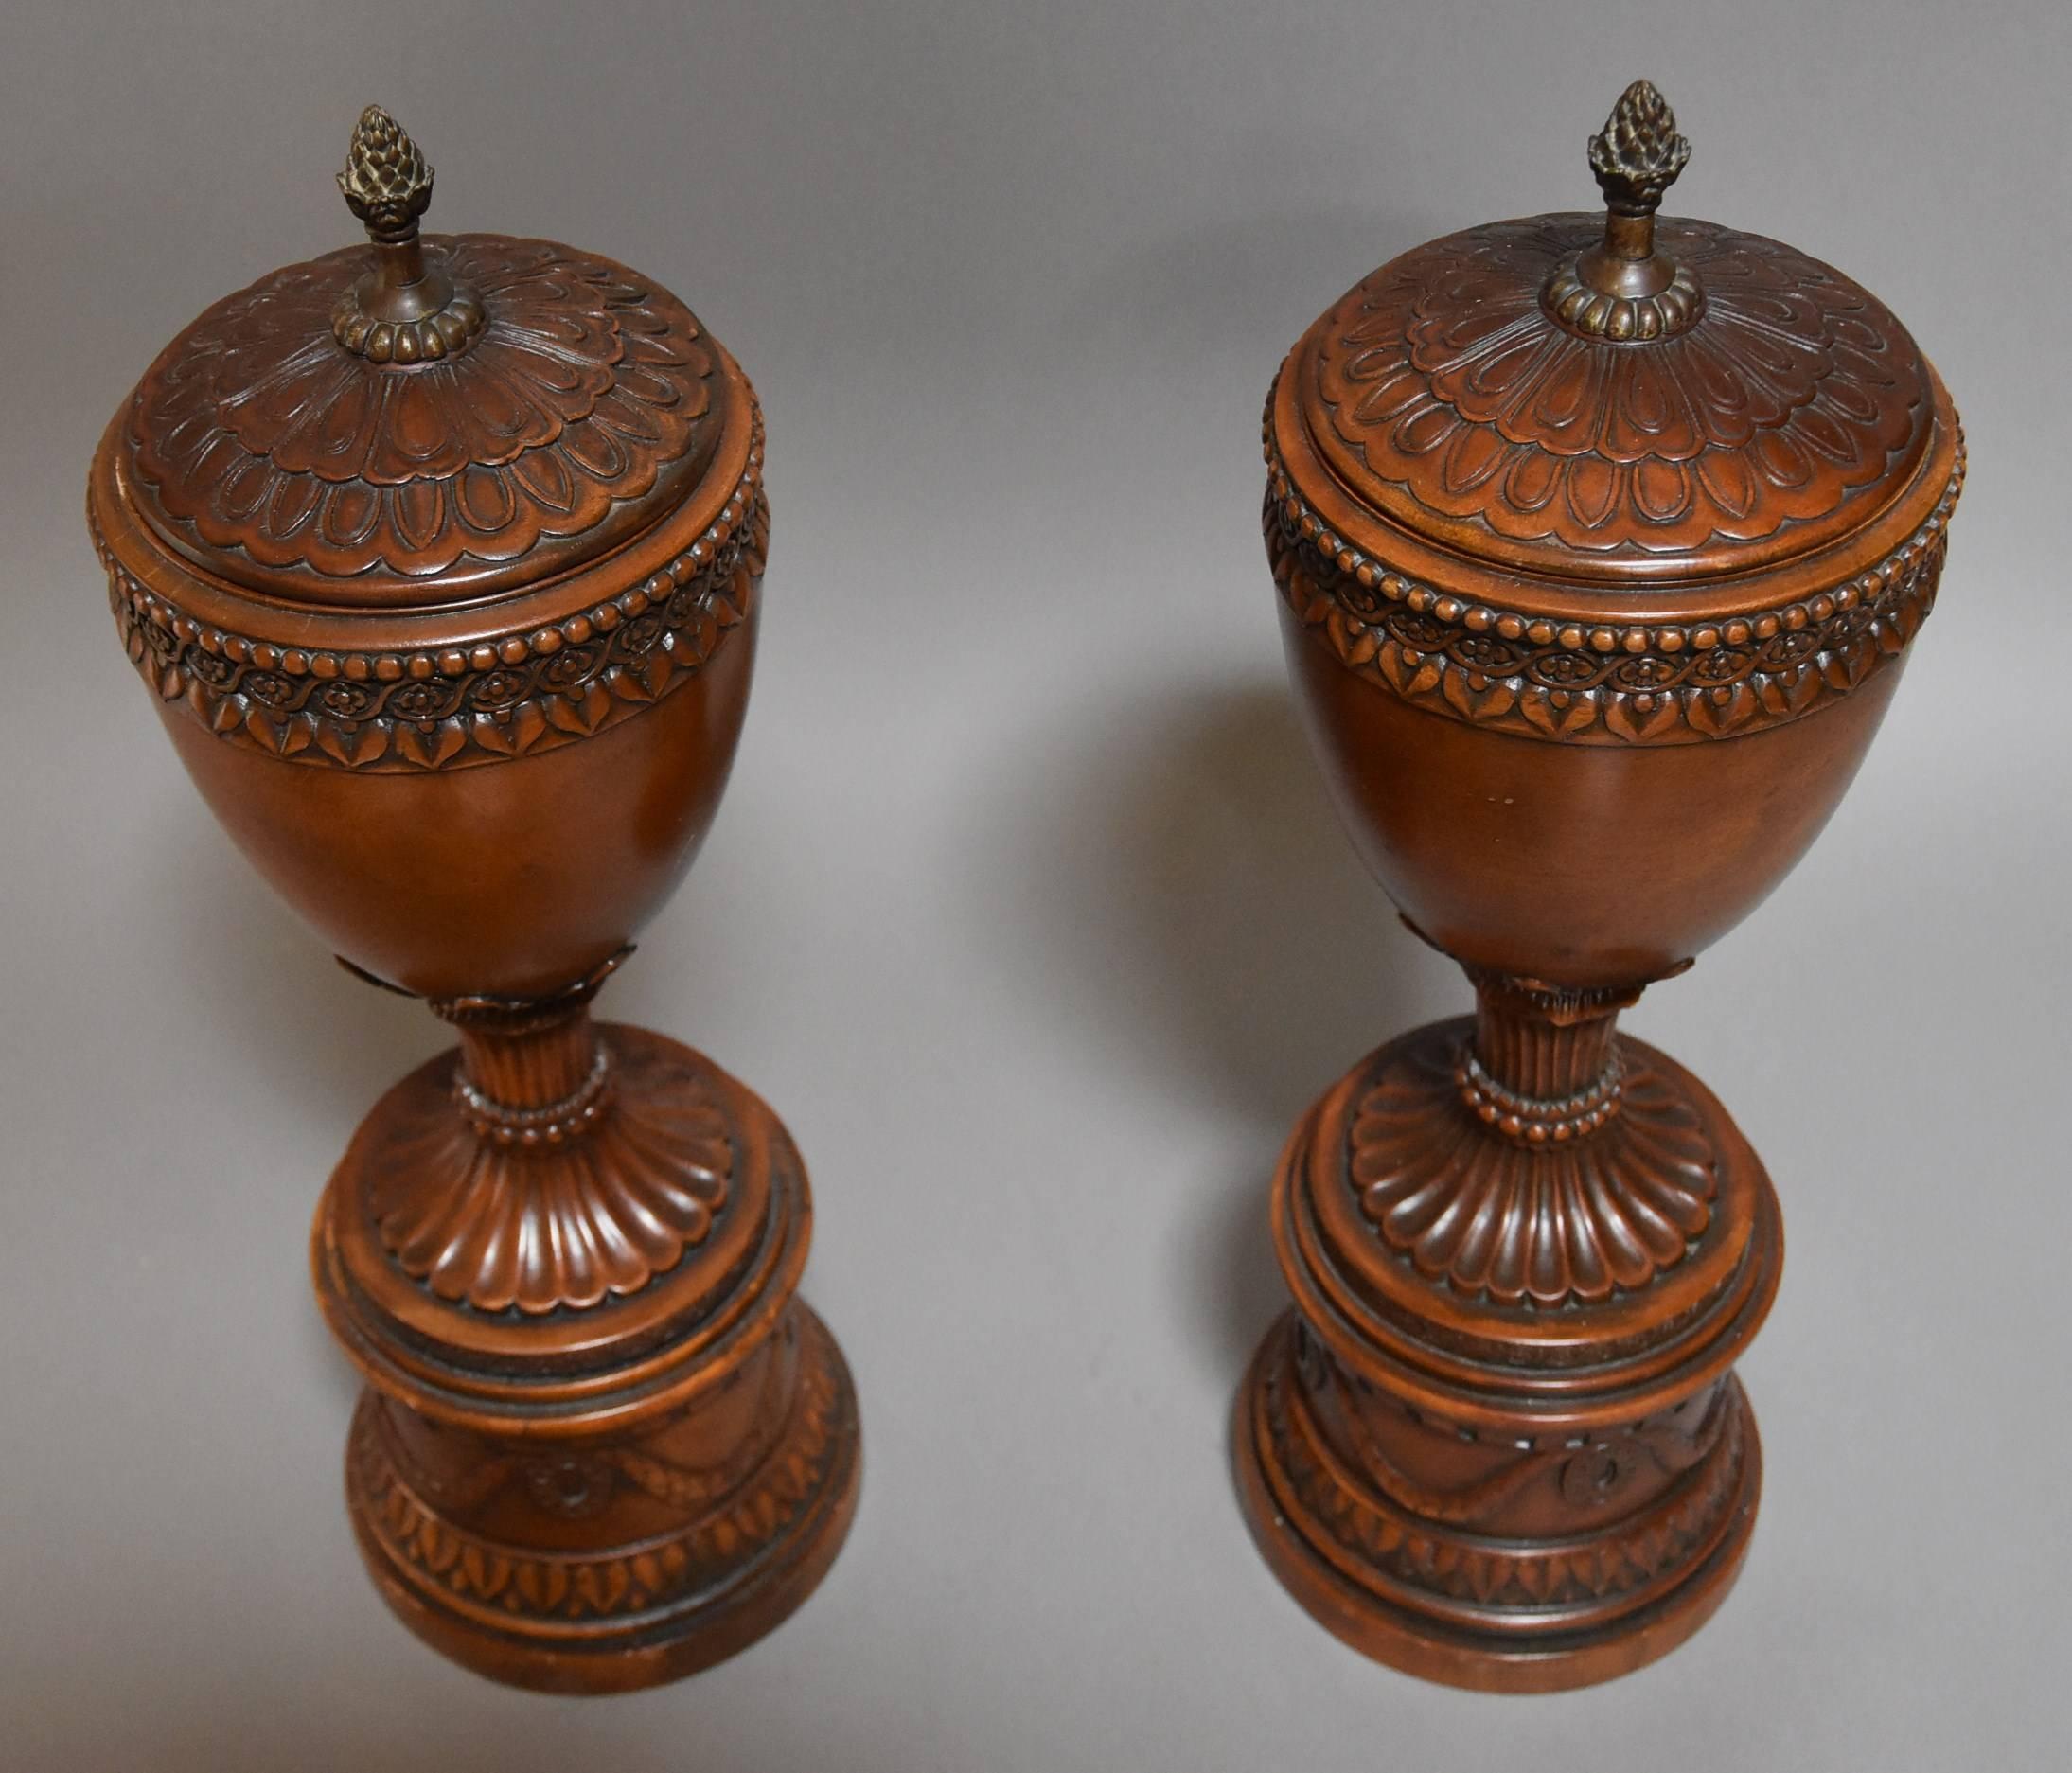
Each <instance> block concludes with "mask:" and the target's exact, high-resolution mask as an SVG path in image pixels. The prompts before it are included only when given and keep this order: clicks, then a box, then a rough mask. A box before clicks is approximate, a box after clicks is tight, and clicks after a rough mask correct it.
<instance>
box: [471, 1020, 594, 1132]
mask: <svg viewBox="0 0 2072 1773" xmlns="http://www.w3.org/2000/svg"><path fill="white" fill-rule="evenodd" d="M459 1032H460V1050H461V1066H462V1069H463V1071H464V1072H465V1073H466V1075H467V1078H468V1081H469V1083H470V1084H472V1085H473V1086H474V1087H475V1089H476V1090H479V1091H481V1093H482V1094H483V1095H484V1096H486V1097H487V1098H488V1099H489V1100H490V1101H491V1102H494V1103H496V1104H497V1105H498V1106H499V1107H500V1108H515V1109H521V1110H522V1109H526V1108H552V1107H553V1106H554V1105H555V1104H557V1103H561V1102H566V1101H568V1100H569V1099H570V1098H571V1097H572V1096H574V1095H575V1094H576V1091H578V1090H581V1089H582V1087H583V1085H584V1083H585V1082H586V1081H588V1079H589V1077H590V1074H591V1072H592V1070H593V1067H594V1066H595V1065H596V1062H597V1054H598V1045H597V1028H596V1024H595V1023H594V1022H593V1021H592V1020H591V1019H590V1008H589V1006H588V1005H587V1004H583V1005H579V1006H577V1007H576V1009H575V1010H573V1011H572V1012H571V1013H570V1014H569V1015H568V1016H567V1017H566V1018H565V1019H561V1020H559V1021H555V1022H551V1023H549V1024H547V1025H546V1026H545V1027H535V1028H523V1029H521V1030H518V1031H515V1032H514V1031H512V1030H510V1029H507V1028H502V1027H499V1026H497V1025H496V1024H495V1023H493V1022H477V1023H472V1024H470V1023H467V1022H463V1023H462V1024H460V1030H459Z"/></svg>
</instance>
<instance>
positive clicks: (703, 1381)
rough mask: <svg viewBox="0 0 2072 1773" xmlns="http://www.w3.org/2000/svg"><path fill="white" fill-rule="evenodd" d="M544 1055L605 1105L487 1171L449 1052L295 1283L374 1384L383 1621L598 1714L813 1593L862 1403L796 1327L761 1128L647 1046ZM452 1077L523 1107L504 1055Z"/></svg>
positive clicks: (833, 1349) (798, 1264) (678, 1062)
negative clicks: (576, 1699) (310, 1288)
mask: <svg viewBox="0 0 2072 1773" xmlns="http://www.w3.org/2000/svg"><path fill="white" fill-rule="evenodd" d="M548 1032H549V1033H550V1034H551V1035H553V1036H554V1037H556V1038H558V1039H560V1040H562V1041H563V1042H564V1043H565V1044H567V1045H568V1046H570V1047H571V1048H572V1049H574V1051H573V1052H571V1053H569V1054H566V1055H561V1056H562V1064H561V1072H562V1074H564V1075H566V1074H570V1073H575V1074H577V1075H580V1074H581V1073H582V1071H583V1070H584V1068H585V1066H588V1069H589V1070H590V1072H591V1073H592V1074H593V1075H595V1074H599V1073H601V1074H602V1075H603V1076H604V1078H605V1080H606V1087H605V1089H604V1090H600V1091H598V1092H597V1100H598V1108H597V1110H596V1112H595V1113H594V1114H593V1115H590V1116H588V1117H586V1119H585V1120H584V1122H583V1124H582V1125H581V1126H579V1127H576V1128H575V1129H573V1130H567V1129H564V1130H563V1131H562V1133H561V1136H560V1137H558V1138H542V1139H540V1140H539V1141H538V1142H537V1143H535V1142H528V1141H522V1140H520V1141H511V1142H501V1141H498V1140H496V1139H495V1138H494V1137H493V1134H494V1132H495V1131H496V1126H495V1125H494V1124H493V1123H492V1125H491V1126H490V1129H489V1131H488V1132H487V1133H485V1132H484V1131H482V1130H481V1129H480V1128H477V1127H476V1126H474V1125H473V1121H472V1119H470V1118H469V1110H470V1109H471V1108H473V1107H474V1105H473V1104H472V1102H471V1100H470V1099H469V1095H468V1092H467V1091H466V1090H461V1089H460V1088H459V1086H458V1083H457V1081H456V1079H457V1077H458V1076H459V1073H457V1071H456V1066H457V1064H458V1057H457V1055H454V1054H452V1053H449V1054H446V1055H442V1056H441V1057H439V1058H436V1059H434V1060H432V1061H431V1062H429V1063H428V1064H426V1065H424V1066H422V1067H420V1068H419V1069H418V1070H417V1071H416V1072H415V1073H412V1074H411V1075H410V1076H408V1077H406V1078H404V1079H403V1080H402V1082H400V1083H399V1084H398V1085H397V1086H396V1087H395V1088H394V1089H393V1090H390V1091H389V1093H388V1094H387V1095H386V1096H384V1097H383V1098H382V1100H381V1102H380V1103H379V1104H377V1105H376V1107H375V1108H374V1111H373V1112H372V1113H371V1114H370V1115H369V1116H368V1117H367V1119H366V1120H365V1121H364V1122H363V1123H362V1125H361V1127H360V1129H359V1131H358V1132H357V1133H356V1134H355V1135H354V1138H353V1141H352V1144H350V1145H349V1146H348V1147H347V1149H346V1152H345V1157H344V1158H343V1159H342V1160H341V1161H340V1163H339V1165H338V1167H337V1169H336V1170H335V1171H334V1172H333V1174H332V1177H331V1180H330V1185H329V1187H328V1189H327V1190H326V1193H325V1197H324V1199H323V1201H322V1203H321V1204H320V1205H319V1208H318V1212H317V1217H316V1225H315V1228H314V1234H313V1239H312V1244H311V1258H312V1265H313V1268H314V1278H315V1282H316V1291H317V1297H318V1301H319V1303H320V1304H321V1305H322V1306H323V1309H324V1313H325V1317H326V1319H327V1321H328V1323H329V1324H330V1327H331V1329H332V1331H333V1333H334V1334H335V1335H336V1336H337V1337H338V1339H339V1341H340V1342H341V1344H342V1345H343V1346H344V1348H345V1351H346V1353H347V1354H348V1355H350V1356H352V1358H353V1360H354V1362H355V1363H356V1364H357V1365H358V1366H359V1368H360V1370H361V1372H362V1374H363V1376H364V1377H365V1378H366V1380H367V1382H368V1389H367V1391H366V1393H365V1395H364V1396H363V1399H362V1402H361V1405H360V1408H359V1410H358V1411H357V1413H356V1415H355V1418H354V1423H353V1429H352V1434H351V1439H350V1443H349V1447H348V1452H347V1459H346V1499H347V1504H348V1508H349V1510H350V1514H351V1517H352V1521H353V1526H354V1530H355V1533H356V1534H357V1535H358V1538H359V1542H360V1548H361V1551H362V1553H363V1556H364V1558H365V1560H366V1563H367V1566H368V1569H370V1570H371V1572H372V1573H373V1575H374V1578H375V1581H376V1583H377V1584H378V1586H379V1587H380V1588H381V1593H382V1594H383V1596H384V1597H385V1598H386V1599H387V1601H388V1602H389V1604H390V1605H391V1606H392V1607H393V1608H394V1609H395V1610H396V1611H397V1612H398V1614H399V1615H400V1616H401V1617H402V1619H403V1620H404V1622H406V1623H407V1624H408V1625H409V1626H410V1627H411V1629H412V1630H414V1631H415V1632H416V1634H417V1635H418V1636H419V1637H420V1638H422V1639H424V1640H426V1641H427V1642H429V1643H430V1644H432V1645H433V1646H434V1648H436V1649H438V1650H440V1651H441V1652H443V1653H444V1654H445V1655H447V1656H449V1657H451V1658H453V1659H454V1660H456V1661H458V1662H460V1663H462V1664H464V1665H465V1666H467V1667H469V1668H470V1669H473V1670H475V1671H476V1672H478V1673H480V1674H483V1675H489V1676H490V1677H492V1678H494V1679H498V1680H503V1681H507V1682H510V1683H513V1684H515V1685H519V1686H524V1687H533V1688H539V1689H544V1690H548V1691H553V1692H560V1693H613V1692H622V1691H625V1690H628V1689H630V1688H637V1687H645V1686H650V1685H653V1684H655V1683H657V1682H661V1681H665V1680H672V1679H675V1678H677V1677H678V1676H680V1675H688V1674H691V1673H693V1672H694V1671H696V1670H698V1669H701V1668H704V1667H707V1666H709V1665H710V1664H711V1663H714V1662H716V1661H718V1660H720V1659H721V1658H725V1657H727V1656H730V1655H732V1654H733V1653H734V1652H735V1651H736V1650H738V1649H740V1648H742V1647H743V1646H744V1645H746V1644H748V1643H750V1642H752V1641H753V1640H754V1639H756V1638H758V1637H760V1636H761V1635H762V1634H763V1633H765V1632H767V1631H769V1630H770V1629H771V1628H772V1627H774V1626H775V1625H776V1624H777V1623H778V1622H780V1621H781V1620H783V1619H784V1618H785V1617H786V1616H787V1615H788V1614H789V1613H790V1612H791V1611H792V1609H793V1608H794V1607H796V1606H797V1605H799V1604H800V1603H801V1602H802V1601H803V1600H804V1599H805V1598H806V1595H807V1594H808V1593H810V1592H811V1590H812V1588H813V1587H814V1585H815V1584H816V1583H818V1582H819V1581H820V1579H821V1577H822V1576H823V1574H824V1573H825V1571H826V1569H828V1567H829V1565H830V1564H831V1563H832V1562H833V1560H834V1557H835V1554H836V1552H837V1551H838V1550H839V1549H840V1547H841V1542H842V1539H843V1536H844V1535H845V1534H846V1532H847V1529H848V1525H849V1520H850V1517H851V1515H852V1514H853V1512H854V1508H855V1502H856V1493H857V1485H858V1475H859V1461H860V1454H859V1427H858V1418H857V1404H856V1394H855V1391H854V1389H853V1387H852V1385H851V1382H850V1378H849V1374H848V1370H847V1367H846V1366H845V1365H844V1363H843V1361H842V1357H841V1351H840V1350H839V1349H838V1348H837V1346H836V1344H835V1341H834V1339H833V1338H832V1336H830V1335H829V1334H828V1332H827V1329H826V1327H825V1326H824V1325H823V1324H822V1323H821V1321H819V1320H818V1319H817V1318H816V1317H814V1316H813V1314H812V1313H811V1312H810V1311H808V1310H807V1309H806V1306H805V1305H804V1303H801V1302H800V1300H799V1298H798V1294H797V1288H798V1285H799V1279H800V1276H801V1274H802V1272H803V1270H804V1268H805V1265H806V1252H807V1248H808V1245H809V1243H810V1241H811V1224H812V1201H811V1193H810V1189H809V1187H808V1184H807V1181H806V1167H805V1164H804V1163H803V1161H801V1160H800V1157H799V1154H798V1151H797V1149H796V1148H795V1146H794V1145H793V1144H792V1142H791V1139H790V1137H789V1135H788V1133H787V1132H786V1131H785V1128H784V1126H783V1124H782V1123H781V1122H780V1121H779V1120H778V1119H777V1117H776V1115H775V1114H774V1113H772V1112H771V1111H770V1108H769V1107H768V1105H766V1104H765V1103H764V1102H762V1101H761V1099H760V1098H758V1097H757V1096H756V1095H755V1094H754V1093H753V1091H752V1090H748V1089H747V1088H746V1087H745V1086H744V1085H742V1084H741V1083H740V1082H739V1081H738V1080H737V1079H735V1078H733V1077H730V1076H729V1075H728V1074H727V1073H725V1072H723V1071H721V1070H720V1069H719V1068H718V1067H717V1065H715V1064H714V1063H713V1062H712V1061H711V1060H710V1059H707V1058H705V1057H704V1056H703V1055H700V1054H698V1053H695V1052H693V1051H692V1050H691V1049H689V1048H687V1047H684V1046H682V1045H680V1044H679V1043H677V1042H675V1041H672V1040H669V1039H666V1038H665V1037H663V1036H660V1035H656V1034H653V1033H650V1032H648V1031H646V1030H645V1029H639V1028H631V1027H627V1026H624V1025H619V1024H602V1025H599V1026H598V1028H597V1030H596V1047H595V1051H596V1052H597V1053H599V1054H600V1055H602V1056H601V1058H600V1059H599V1060H598V1061H596V1062H595V1063H591V1062H590V1061H589V1059H588V1056H587V1055H589V1053H590V1052H591V1051H592V1046H591V1037H590V1035H589V1033H588V1031H587V1029H585V1028H582V1027H580V1026H576V1025H570V1024H561V1023H557V1024H554V1025H553V1027H552V1028H551V1029H550V1030H549V1031H548ZM487 1038H489V1037H487V1036H478V1037H477V1040H478V1045H479V1044H480V1043H481V1042H482V1041H483V1040H486V1039H487ZM513 1038H515V1037H513ZM477 1056H478V1057H481V1058H483V1059H484V1060H485V1062H486V1063H487V1066H488V1067H489V1069H490V1070H491V1072H492V1073H501V1074H505V1075H506V1076H508V1077H510V1078H513V1079H515V1080H516V1081H518V1082H519V1083H523V1082H524V1081H525V1077H524V1065H525V1063H527V1062H529V1061H527V1058H526V1055H525V1054H524V1053H522V1052H519V1053H515V1054H513V1055H505V1054H502V1053H500V1052H498V1051H495V1050H492V1051H490V1052H489V1053H487V1055H477ZM571 1060H576V1061H580V1062H578V1063H570V1061H571ZM586 1088H587V1086H586Z"/></svg>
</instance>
